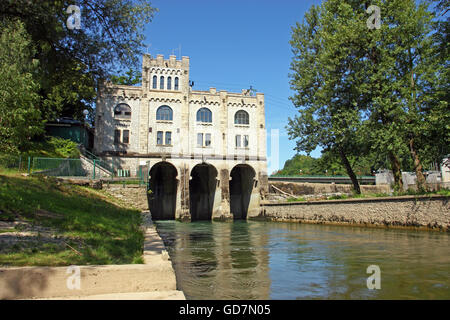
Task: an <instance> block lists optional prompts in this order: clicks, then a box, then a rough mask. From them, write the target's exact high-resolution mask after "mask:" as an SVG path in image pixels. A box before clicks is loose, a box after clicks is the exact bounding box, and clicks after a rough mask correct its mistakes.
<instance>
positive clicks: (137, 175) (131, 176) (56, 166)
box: [0, 154, 148, 184]
mask: <svg viewBox="0 0 450 320" xmlns="http://www.w3.org/2000/svg"><path fill="white" fill-rule="evenodd" d="M0 167H1V168H3V170H4V169H7V170H13V171H22V172H28V173H30V174H44V175H47V176H57V177H76V178H86V179H96V180H97V179H103V180H110V181H113V182H123V181H127V183H133V184H134V183H136V184H147V182H148V172H147V169H146V166H141V167H139V169H138V170H137V171H136V172H132V171H131V170H129V169H123V168H120V167H114V163H113V162H112V161H111V162H109V161H105V160H101V159H99V158H98V157H95V156H92V157H87V156H85V155H80V158H79V159H70V158H44V157H28V156H23V155H6V154H0Z"/></svg>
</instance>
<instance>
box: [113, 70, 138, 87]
mask: <svg viewBox="0 0 450 320" xmlns="http://www.w3.org/2000/svg"><path fill="white" fill-rule="evenodd" d="M111 82H112V83H113V84H118V85H126V86H134V85H136V84H140V83H141V82H142V73H141V72H140V71H136V70H133V69H130V70H128V71H127V72H126V73H125V74H123V75H120V76H115V75H113V76H111Z"/></svg>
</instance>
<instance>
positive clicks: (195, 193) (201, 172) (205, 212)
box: [189, 163, 217, 221]
mask: <svg viewBox="0 0 450 320" xmlns="http://www.w3.org/2000/svg"><path fill="white" fill-rule="evenodd" d="M216 185H217V170H216V168H215V167H214V166H212V165H210V164H207V163H201V164H198V165H196V166H195V167H194V168H193V169H192V171H191V179H190V181H189V202H190V203H189V207H190V210H189V211H190V213H191V221H196V220H211V217H212V213H213V209H214V198H215V194H216Z"/></svg>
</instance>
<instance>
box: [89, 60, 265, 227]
mask: <svg viewBox="0 0 450 320" xmlns="http://www.w3.org/2000/svg"><path fill="white" fill-rule="evenodd" d="M95 127H96V132H95V144H94V146H95V147H94V150H95V153H96V154H97V155H98V156H100V157H101V158H102V159H103V160H105V161H106V162H111V163H112V167H114V168H120V169H124V170H129V171H130V172H132V173H137V172H140V171H142V169H143V168H145V170H147V172H148V173H149V189H150V190H151V191H150V192H151V193H150V196H149V207H150V210H151V213H152V217H153V219H180V220H209V219H225V220H228V219H233V218H234V219H245V218H247V217H250V216H258V215H259V214H260V210H261V209H260V200H261V199H262V198H264V195H265V193H266V192H267V189H268V187H267V185H268V184H267V161H266V126H265V105H264V94H262V93H256V94H255V95H253V94H252V93H251V92H250V90H242V91H241V92H239V93H234V92H227V91H217V90H216V89H215V88H210V89H209V90H208V91H198V90H192V87H191V86H190V80H189V57H182V59H181V60H176V56H173V55H172V56H170V57H169V59H168V60H165V59H164V56H163V55H158V56H157V57H156V58H153V57H151V56H150V55H148V54H146V55H144V56H143V63H142V85H141V86H139V87H137V86H136V87H135V86H122V85H112V84H111V83H105V85H104V86H103V87H101V88H100V90H99V95H98V100H97V109H96V125H95Z"/></svg>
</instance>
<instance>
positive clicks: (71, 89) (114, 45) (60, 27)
mask: <svg viewBox="0 0 450 320" xmlns="http://www.w3.org/2000/svg"><path fill="white" fill-rule="evenodd" d="M73 4H74V2H73V1H69V0H42V1H28V0H5V1H1V2H0V21H2V22H5V21H7V20H9V19H11V18H14V19H20V20H21V21H22V23H23V24H24V26H25V28H26V30H27V31H28V33H29V34H30V36H31V41H32V44H33V45H34V46H35V47H36V52H35V55H34V57H35V58H36V59H37V60H38V61H39V66H40V72H39V73H38V75H37V77H36V78H37V81H38V83H39V84H40V91H39V95H40V97H41V101H40V104H39V107H40V110H41V114H42V117H43V119H55V118H58V117H61V116H67V117H73V118H75V119H79V120H80V119H82V118H83V113H82V112H83V110H85V109H88V110H90V111H91V112H92V105H93V102H94V98H95V95H96V88H97V86H98V85H101V84H102V83H103V79H108V78H110V77H111V75H112V74H116V73H118V70H120V69H123V68H124V67H126V68H134V69H136V68H137V66H138V63H139V58H140V54H141V53H142V49H143V41H144V34H143V33H144V28H145V25H146V24H147V23H148V22H150V21H151V19H152V17H153V14H154V12H155V11H156V10H155V9H154V8H152V7H151V6H150V3H149V2H148V1H145V0H133V1H131V0H80V1H77V2H76V4H77V5H78V6H79V7H80V9H81V28H80V29H69V28H68V27H67V24H66V22H67V20H68V18H69V16H70V13H67V12H66V11H67V8H68V7H69V6H70V5H73Z"/></svg>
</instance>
